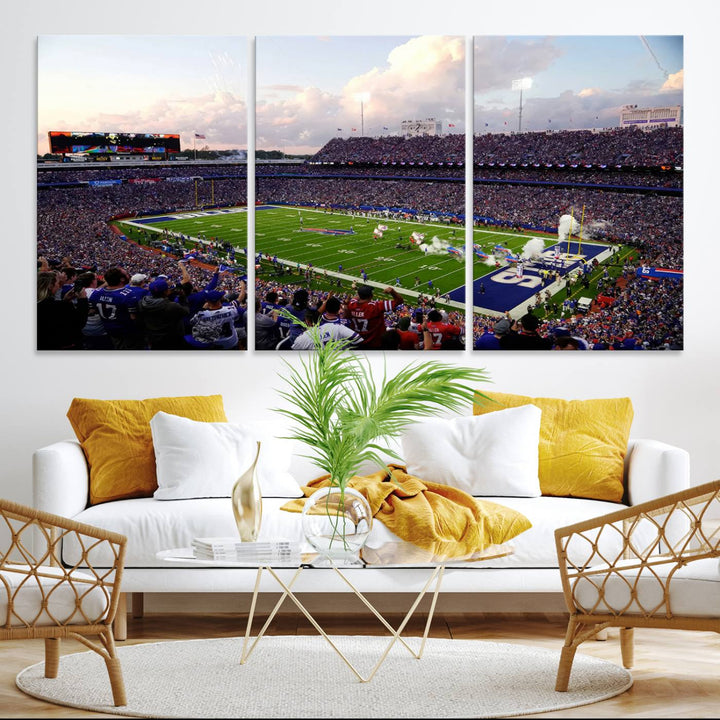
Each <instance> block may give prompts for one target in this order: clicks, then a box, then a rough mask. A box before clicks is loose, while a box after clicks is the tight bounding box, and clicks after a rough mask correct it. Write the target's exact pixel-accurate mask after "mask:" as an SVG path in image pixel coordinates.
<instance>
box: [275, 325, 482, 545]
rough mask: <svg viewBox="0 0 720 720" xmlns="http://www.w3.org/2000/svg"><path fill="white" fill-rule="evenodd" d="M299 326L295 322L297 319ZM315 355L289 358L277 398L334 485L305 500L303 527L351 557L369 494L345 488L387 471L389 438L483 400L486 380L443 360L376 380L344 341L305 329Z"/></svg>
mask: <svg viewBox="0 0 720 720" xmlns="http://www.w3.org/2000/svg"><path fill="white" fill-rule="evenodd" d="M295 321H296V322H297V320H295ZM305 328H306V330H307V331H308V332H310V333H311V334H312V336H313V343H314V346H315V350H314V351H310V352H308V353H306V354H303V356H302V357H301V358H300V359H299V361H298V362H297V363H291V362H288V361H287V360H285V366H286V368H287V373H286V374H285V375H282V374H281V378H282V379H283V380H284V382H285V386H286V387H285V388H284V389H281V390H279V394H280V396H281V397H283V398H284V399H285V400H286V401H287V402H288V403H289V405H290V407H287V408H286V407H283V408H275V411H276V412H279V413H281V414H282V415H284V416H286V417H287V418H289V419H290V420H291V421H292V429H291V434H290V435H288V436H287V437H288V438H291V439H294V440H297V441H300V442H301V443H303V444H304V445H305V446H306V447H307V448H308V449H309V452H308V453H306V454H305V457H308V458H310V459H311V460H312V461H313V462H314V464H315V465H317V466H318V467H319V468H322V469H323V470H325V472H326V473H327V474H328V476H329V486H328V487H326V488H322V489H320V490H316V491H315V493H313V495H311V496H310V497H309V498H308V500H306V502H305V506H304V509H303V530H304V532H305V535H306V538H307V540H308V541H309V542H310V544H311V545H312V546H313V547H315V549H316V550H318V551H319V552H320V553H321V554H325V555H331V556H332V555H334V556H347V555H353V554H356V553H357V552H358V551H359V549H360V548H361V547H362V544H363V543H364V541H365V539H366V538H367V535H368V533H369V531H370V526H371V524H372V515H371V513H370V508H369V505H368V503H367V501H366V500H365V498H364V496H363V495H361V494H360V493H358V492H357V491H355V490H353V489H352V488H350V487H348V482H349V481H350V479H351V478H352V477H353V476H354V475H356V474H357V472H358V470H359V468H360V466H361V465H362V464H365V463H367V462H368V461H371V462H373V463H376V464H377V466H378V469H381V468H382V467H385V465H386V463H385V460H383V458H382V457H381V453H382V454H385V455H386V456H387V455H389V456H391V457H394V455H395V454H394V452H393V451H392V450H391V449H390V448H389V447H388V446H387V441H388V440H389V439H390V438H394V437H398V436H400V434H401V433H402V430H403V429H404V428H405V427H406V426H407V425H408V424H410V423H412V422H415V421H416V420H417V419H419V418H422V417H427V416H431V415H439V414H441V413H443V412H444V411H447V410H450V411H455V412H457V411H459V410H461V409H462V408H466V407H469V406H471V405H472V403H473V402H477V400H478V399H482V398H484V397H485V396H483V395H482V393H479V392H478V391H477V390H476V388H475V387H474V386H473V384H476V383H482V382H489V378H488V375H487V372H486V371H485V370H484V369H481V368H470V367H460V366H455V365H448V364H445V363H441V362H438V361H434V360H431V361H426V362H413V363H411V364H410V365H408V366H407V367H405V368H404V369H402V370H400V371H399V372H398V373H396V374H394V375H393V376H392V377H390V376H388V373H387V369H385V370H384V371H383V376H382V381H381V382H376V378H375V377H374V375H373V372H372V367H371V364H370V362H369V358H368V356H367V355H365V354H364V353H359V352H357V351H353V350H351V349H350V348H349V347H348V345H347V341H345V340H335V339H330V340H327V341H325V342H323V339H322V337H321V334H320V329H319V328H318V327H317V326H311V327H308V326H305Z"/></svg>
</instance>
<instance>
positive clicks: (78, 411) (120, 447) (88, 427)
mask: <svg viewBox="0 0 720 720" xmlns="http://www.w3.org/2000/svg"><path fill="white" fill-rule="evenodd" d="M160 411H162V412H166V413H170V414H171V415H180V416H182V417H186V418H190V419H191V420H204V421H206V422H227V417H226V416H225V409H224V407H223V400H222V395H204V396H202V395H200V396H198V395H195V396H188V397H161V398H148V399H146V400H88V399H86V398H74V399H73V401H72V403H71V404H70V409H69V410H68V412H67V417H68V420H70V424H71V425H72V428H73V430H74V431H75V435H76V436H77V439H78V440H79V441H80V444H81V445H82V449H83V451H84V452H85V457H86V458H87V461H88V465H89V467H90V498H89V502H90V505H97V504H98V503H103V502H108V501H110V500H123V499H126V498H136V497H152V495H153V493H154V492H155V490H156V488H157V480H156V477H155V453H154V451H153V441H152V433H151V431H150V420H151V419H152V417H153V415H155V413H157V412H160Z"/></svg>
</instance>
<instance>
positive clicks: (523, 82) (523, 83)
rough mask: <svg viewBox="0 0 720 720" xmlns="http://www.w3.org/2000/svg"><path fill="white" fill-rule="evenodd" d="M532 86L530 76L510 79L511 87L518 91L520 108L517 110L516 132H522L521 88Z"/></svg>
mask: <svg viewBox="0 0 720 720" xmlns="http://www.w3.org/2000/svg"><path fill="white" fill-rule="evenodd" d="M531 87H532V78H530V77H524V78H518V79H517V80H513V81H512V89H513V90H519V91H520V110H519V111H518V132H522V94H523V90H529V89H530V88H531Z"/></svg>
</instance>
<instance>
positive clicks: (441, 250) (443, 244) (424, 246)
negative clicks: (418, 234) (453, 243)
mask: <svg viewBox="0 0 720 720" xmlns="http://www.w3.org/2000/svg"><path fill="white" fill-rule="evenodd" d="M449 245H450V243H449V242H448V241H447V240H441V239H440V238H439V237H438V236H437V235H435V236H434V237H433V239H432V240H431V241H430V242H429V243H420V245H418V247H419V248H420V250H422V251H423V252H424V253H425V254H426V255H446V254H447V249H448V246H449Z"/></svg>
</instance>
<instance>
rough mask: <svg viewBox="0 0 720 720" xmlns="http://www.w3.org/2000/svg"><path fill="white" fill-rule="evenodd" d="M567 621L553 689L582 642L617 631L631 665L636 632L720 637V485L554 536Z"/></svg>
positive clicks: (561, 684) (564, 680)
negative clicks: (694, 632) (691, 632)
mask: <svg viewBox="0 0 720 720" xmlns="http://www.w3.org/2000/svg"><path fill="white" fill-rule="evenodd" d="M555 542H556V546H557V553H558V560H559V567H560V574H561V576H562V585H563V592H564V594H565V602H566V604H567V607H568V610H569V612H570V621H569V623H568V627H567V633H566V635H565V645H564V647H563V649H562V653H561V656H560V665H559V667H558V673H557V681H556V685H555V689H556V690H558V691H560V692H563V691H566V690H567V689H568V683H569V680H570V671H571V669H572V663H573V658H574V657H575V651H576V649H577V647H578V645H580V643H582V642H584V641H585V640H588V639H589V638H592V637H593V636H595V635H596V634H597V633H598V632H600V631H602V630H604V629H605V628H608V627H619V628H620V646H621V652H622V660H623V665H624V666H625V667H626V668H630V667H632V665H633V653H634V646H633V631H634V628H636V627H644V628H669V629H680V630H704V631H715V632H720V560H719V559H718V558H720V480H716V481H715V482H711V483H707V484H705V485H699V486H696V487H692V488H689V489H688V490H683V491H681V492H678V493H674V494H672V495H666V496H665V497H662V498H658V499H657V500H652V501H649V502H646V503H642V504H641V505H636V506H633V507H630V508H625V509H623V510H619V511H618V512H614V513H610V514H609V515H604V516H602V517H599V518H595V519H592V520H587V521H585V522H581V523H577V524H575V525H569V526H567V527H563V528H558V529H557V530H556V531H555Z"/></svg>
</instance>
